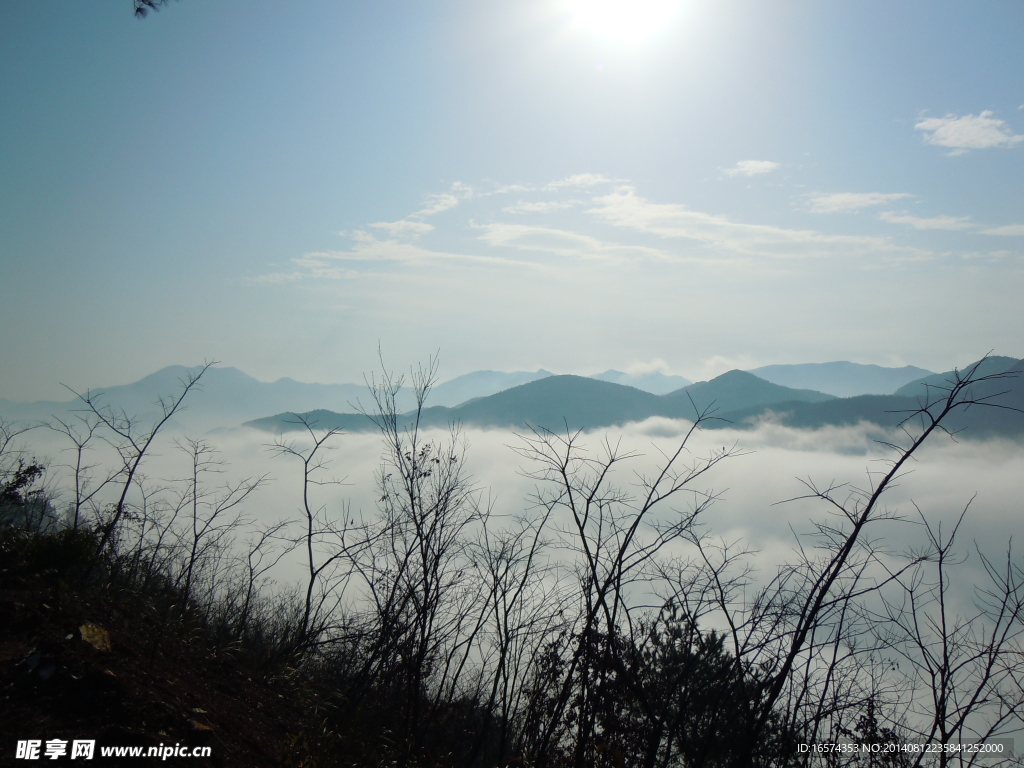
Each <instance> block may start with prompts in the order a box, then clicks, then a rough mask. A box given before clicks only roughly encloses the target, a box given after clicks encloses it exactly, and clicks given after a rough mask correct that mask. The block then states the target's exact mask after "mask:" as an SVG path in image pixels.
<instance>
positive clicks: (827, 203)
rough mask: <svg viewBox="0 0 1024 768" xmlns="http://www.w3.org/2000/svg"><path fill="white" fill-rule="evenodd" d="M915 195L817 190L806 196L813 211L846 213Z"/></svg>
mask: <svg viewBox="0 0 1024 768" xmlns="http://www.w3.org/2000/svg"><path fill="white" fill-rule="evenodd" d="M905 197H913V195H911V194H910V193H908V192H828V193H825V192H815V193H813V194H810V195H807V196H806V197H805V200H806V201H807V202H806V206H807V210H808V211H810V212H811V213H845V212H847V211H858V210H860V209H861V208H871V207H873V206H876V205H886V204H887V203H891V202H893V201H894V200H901V199H903V198H905Z"/></svg>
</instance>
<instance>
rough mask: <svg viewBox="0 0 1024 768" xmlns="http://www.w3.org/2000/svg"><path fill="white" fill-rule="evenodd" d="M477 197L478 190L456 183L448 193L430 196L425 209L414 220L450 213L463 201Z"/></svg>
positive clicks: (459, 182) (419, 211) (415, 215)
mask: <svg viewBox="0 0 1024 768" xmlns="http://www.w3.org/2000/svg"><path fill="white" fill-rule="evenodd" d="M475 195H476V190H474V189H473V187H471V186H469V185H468V184H463V183H462V182H461V181H456V182H455V183H454V184H452V185H451V187H450V188H449V189H448V191H447V192H440V193H435V194H433V195H428V196H427V199H426V201H425V202H424V203H423V207H422V208H420V209H419V210H418V211H416V213H414V214H412V217H414V218H423V217H426V216H434V215H436V214H438V213H443V212H444V211H450V210H451V209H452V208H455V207H456V206H458V204H459V203H461V202H462V201H463V200H469V199H470V198H472V197H474V196H475Z"/></svg>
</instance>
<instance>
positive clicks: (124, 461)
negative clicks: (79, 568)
mask: <svg viewBox="0 0 1024 768" xmlns="http://www.w3.org/2000/svg"><path fill="white" fill-rule="evenodd" d="M212 365H216V362H208V363H204V364H203V365H202V366H200V367H199V369H198V370H196V371H191V372H189V373H188V374H187V375H186V376H185V377H184V378H183V379H182V380H181V386H180V388H179V391H178V392H177V394H174V395H167V396H161V397H160V398H159V400H158V404H159V406H160V415H159V416H158V417H157V419H156V420H155V421H154V422H153V423H151V424H148V425H146V426H143V425H141V424H140V423H139V420H138V419H137V418H136V417H132V416H129V415H128V414H127V413H125V411H124V409H123V408H122V409H119V408H115V407H114V406H111V405H107V404H105V403H104V402H103V401H102V397H101V396H98V395H95V394H93V393H92V392H90V391H88V390H87V391H86V392H85V393H84V394H79V393H77V392H75V391H74V390H71V392H72V393H74V394H75V395H76V396H77V397H78V399H79V400H80V401H81V404H82V407H83V410H84V411H85V412H86V413H87V414H90V415H91V417H94V418H95V419H96V423H97V426H102V427H103V428H104V430H105V434H104V437H103V439H104V440H106V441H107V442H108V443H109V444H110V445H111V446H112V447H113V448H114V450H116V451H117V453H118V455H119V457H120V459H121V466H120V468H119V469H118V471H117V473H116V478H117V483H118V485H119V486H120V488H121V490H120V493H119V494H118V499H117V501H116V502H115V503H114V504H113V506H112V508H111V510H110V512H109V514H107V515H106V519H105V520H103V521H101V522H100V526H99V530H100V536H99V540H98V543H97V554H103V552H104V550H106V548H107V546H108V545H109V544H110V542H111V538H112V537H113V536H114V534H115V533H116V532H117V528H118V525H119V524H120V523H121V520H122V519H123V518H124V515H125V512H126V511H127V503H128V494H129V492H130V491H131V489H132V488H133V486H134V485H135V478H136V475H137V474H138V472H139V469H140V467H141V466H142V463H143V460H144V459H145V457H146V454H147V452H148V451H149V450H150V448H151V447H152V445H153V443H154V441H155V440H156V437H157V434H159V432H160V431H161V429H163V427H164V426H166V424H167V422H169V421H170V420H171V418H172V417H173V416H174V414H175V413H177V412H178V411H179V410H180V409H182V408H184V402H185V398H186V397H187V396H188V394H189V393H190V392H191V391H193V390H194V389H197V388H198V387H199V382H200V379H201V378H202V376H203V374H204V373H206V371H207V370H208V369H209V368H210V366H212Z"/></svg>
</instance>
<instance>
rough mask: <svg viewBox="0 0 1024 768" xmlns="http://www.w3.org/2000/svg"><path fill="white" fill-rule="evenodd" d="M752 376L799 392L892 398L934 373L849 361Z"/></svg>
mask: <svg viewBox="0 0 1024 768" xmlns="http://www.w3.org/2000/svg"><path fill="white" fill-rule="evenodd" d="M748 372H749V373H752V374H754V375H755V376H758V377H759V378H762V379H764V380H765V381H770V382H772V383H773V384H780V385H782V386H784V387H793V388H795V389H813V390H816V391H818V392H825V393H827V394H830V395H835V396H836V397H854V396H856V395H891V394H894V393H895V392H896V390H897V389H899V388H900V387H902V386H903V385H905V384H908V383H909V382H912V381H915V380H917V379H921V378H923V377H925V376H930V375H932V371H928V370H925V369H924V368H917V367H915V366H913V365H905V366H903V367H902V368H885V367H883V366H880V365H864V364H861V363H850V362H847V361H845V360H842V361H837V362H832V363H805V364H801V365H766V366H763V367H761V368H754V369H751V370H750V371H748Z"/></svg>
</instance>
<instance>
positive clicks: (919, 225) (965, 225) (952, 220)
mask: <svg viewBox="0 0 1024 768" xmlns="http://www.w3.org/2000/svg"><path fill="white" fill-rule="evenodd" d="M878 218H880V219H881V220H882V221H887V222H889V223H890V224H907V225H909V226H911V227H913V228H914V229H921V230H928V229H944V230H949V231H955V230H963V229H973V228H974V226H975V225H974V222H972V221H971V217H970V216H933V217H932V218H922V217H920V216H912V215H910V214H909V213H907V212H906V211H904V212H902V213H896V212H894V211H883V212H882V213H880V214H878Z"/></svg>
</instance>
